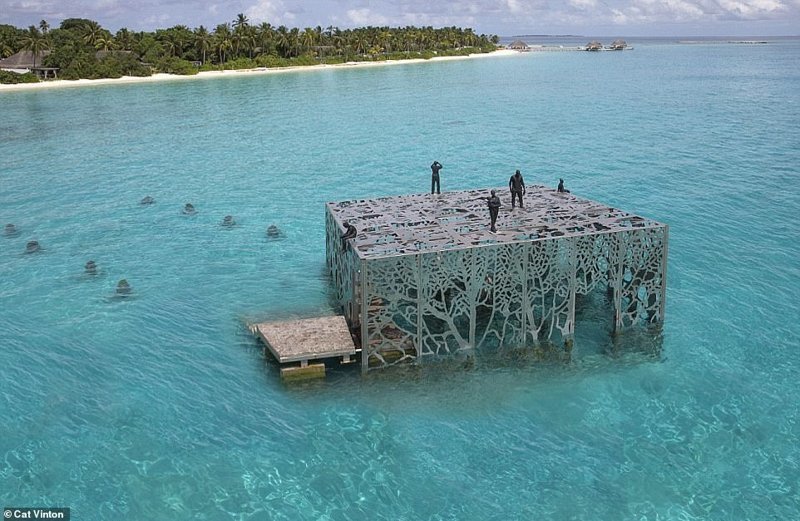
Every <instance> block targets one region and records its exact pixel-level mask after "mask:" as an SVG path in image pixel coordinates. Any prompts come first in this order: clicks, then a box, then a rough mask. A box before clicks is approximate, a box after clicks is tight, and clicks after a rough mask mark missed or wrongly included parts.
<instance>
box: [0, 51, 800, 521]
mask: <svg viewBox="0 0 800 521" xmlns="http://www.w3.org/2000/svg"><path fill="white" fill-rule="evenodd" d="M737 40H741V39H740V38H737ZM531 43H536V41H535V39H534V40H531ZM547 43H552V42H550V41H548V42H547ZM577 43H578V44H581V43H585V42H583V41H578V42H577ZM628 43H629V44H630V45H632V46H633V47H634V49H633V50H630V51H624V52H601V53H586V52H532V53H527V54H518V55H514V56H508V57H490V58H478V59H471V60H455V61H440V62H426V63H422V64H403V65H395V66H387V67H373V68H330V69H326V70H318V71H311V72H309V71H305V72H295V73H286V74H277V75H262V76H246V77H236V76H235V75H233V76H234V77H224V78H217V79H197V80H196V81H181V82H167V83H153V84H137V85H112V86H97V87H85V88H75V89H50V90H44V91H29V92H3V93H0V224H2V225H4V224H6V223H14V224H15V225H16V227H17V229H18V233H17V234H16V235H13V236H0V370H2V377H1V378H0V506H61V507H69V508H71V512H72V519H73V520H120V519H131V520H170V521H172V520H181V519H196V520H214V521H216V520H226V519H230V520H306V519H308V520H312V519H313V520H362V519H363V520H374V519H385V520H409V521H411V520H510V519H530V520H533V519H548V520H587V521H588V520H592V521H598V520H600V521H605V520H608V521H619V520H637V521H639V520H641V521H644V520H647V521H656V520H720V521H722V520H789V519H798V518H800V507H799V506H798V505H800V485H798V483H800V400H798V396H800V325H798V321H799V320H800V305H799V304H798V300H799V298H800V227H798V216H800V68H799V67H798V63H800V40H797V39H771V40H769V41H768V43H766V44H731V43H727V42H726V41H724V40H718V41H714V40H709V41H699V42H695V43H692V44H685V43H678V40H677V39H675V40H642V41H637V40H636V39H633V38H629V39H628ZM434 159H437V160H439V161H440V162H441V163H442V164H443V165H444V168H443V169H442V172H441V176H442V188H443V189H444V190H458V189H471V188H481V187H490V186H503V185H505V184H506V183H507V180H508V178H509V176H510V175H511V174H512V173H513V172H514V170H515V169H517V168H519V169H521V171H522V173H523V175H524V177H525V180H526V182H527V183H529V184H535V183H540V184H547V185H550V186H555V185H556V183H557V182H558V178H564V180H565V183H566V185H567V188H569V189H571V190H572V191H573V192H574V193H576V194H578V195H580V196H584V197H587V198H591V199H595V200H599V201H604V202H606V203H608V204H611V205H614V206H617V207H620V208H622V209H625V210H628V211H631V212H635V213H639V214H642V215H645V216H647V217H650V218H653V219H656V220H659V221H662V222H665V223H668V224H669V225H670V245H669V275H668V293H667V309H666V321H665V325H664V328H663V333H662V336H661V337H660V338H659V339H658V345H657V346H656V347H655V348H654V347H653V346H652V345H646V344H648V342H649V341H645V340H644V339H642V340H637V337H636V336H632V337H631V338H632V340H631V339H629V340H628V341H626V342H623V347H622V348H615V346H614V345H613V343H612V341H611V339H610V337H609V335H608V329H607V327H605V326H603V325H598V324H597V323H596V320H594V321H593V318H592V316H587V317H585V320H584V321H581V320H579V321H578V324H577V332H576V339H577V343H576V349H575V352H574V353H573V355H574V356H573V358H572V361H571V362H569V363H557V362H539V361H537V360H536V359H533V358H528V357H518V356H517V357H511V356H504V354H503V353H483V354H482V353H479V354H478V356H477V357H476V361H475V363H474V364H472V365H468V366H463V365H461V364H448V363H446V362H445V363H440V364H429V365H425V366H423V367H420V368H412V369H396V370H388V371H379V372H371V373H370V374H369V375H367V376H362V375H361V374H360V373H359V371H358V368H354V367H347V368H343V369H342V368H339V369H337V368H334V369H333V370H332V371H330V372H329V375H328V377H327V379H325V380H324V381H316V382H312V383H306V384H300V385H285V384H283V383H282V382H281V380H280V377H279V370H278V366H277V364H276V363H275V362H273V361H271V360H270V359H268V358H266V357H265V356H264V354H263V353H262V350H261V349H260V346H259V344H258V343H257V342H256V341H255V340H254V339H253V338H252V337H251V335H250V334H249V332H248V331H247V329H246V327H245V324H246V323H247V322H249V321H260V320H267V319H278V318H287V317H305V316H318V315H323V314H331V313H335V312H336V309H335V307H334V305H333V303H332V299H331V292H330V290H329V282H328V279H327V276H326V272H325V250H324V248H325V245H324V208H323V203H325V202H326V201H333V200H343V199H351V198H364V197H373V196H383V195H396V194H403V193H414V192H425V191H427V190H428V188H429V186H430V185H429V182H430V169H429V165H430V163H431V162H432V161H433V160H434ZM501 195H504V194H501ZM145 196H151V197H153V198H154V199H155V204H153V205H150V206H140V205H139V201H140V200H141V199H142V198H143V197H145ZM187 202H191V203H192V204H193V205H194V206H195V207H196V208H197V214H196V215H194V216H186V215H183V214H182V213H181V210H182V208H183V206H184V204H185V203H187ZM505 202H506V204H507V202H508V201H505ZM228 214H229V215H232V216H234V218H235V221H236V226H234V227H232V228H225V227H222V226H220V221H221V220H222V218H223V217H224V216H225V215H228ZM272 224H275V225H277V226H278V227H280V229H281V230H282V231H283V233H284V237H283V238H282V239H279V240H268V239H267V237H266V236H265V230H266V228H267V227H268V226H269V225H272ZM34 239H35V240H38V241H39V242H40V244H41V246H42V248H43V250H42V251H40V252H38V253H35V254H25V253H24V251H25V246H26V243H27V241H29V240H34ZM89 259H93V260H94V261H95V262H96V263H97V265H98V266H99V272H98V274H97V275H95V276H89V275H85V274H84V270H83V266H84V263H85V262H86V261H87V260H89ZM123 278H124V279H127V280H128V281H129V283H130V285H131V286H132V288H133V293H132V295H131V296H130V297H128V298H115V297H114V288H115V285H116V283H117V281H118V280H120V279H123Z"/></svg>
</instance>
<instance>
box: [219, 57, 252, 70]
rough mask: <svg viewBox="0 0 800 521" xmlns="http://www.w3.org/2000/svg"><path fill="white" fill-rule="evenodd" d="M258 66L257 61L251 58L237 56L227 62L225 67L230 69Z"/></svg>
mask: <svg viewBox="0 0 800 521" xmlns="http://www.w3.org/2000/svg"><path fill="white" fill-rule="evenodd" d="M256 67H258V65H257V64H256V61H255V60H251V59H250V58H237V59H235V60H231V61H229V62H226V63H225V68H226V69H229V70H240V69H255V68H256Z"/></svg>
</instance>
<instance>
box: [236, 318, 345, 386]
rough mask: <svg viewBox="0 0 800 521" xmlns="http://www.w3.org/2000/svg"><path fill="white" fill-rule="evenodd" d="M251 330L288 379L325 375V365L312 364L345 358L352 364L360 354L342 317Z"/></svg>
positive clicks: (262, 325) (258, 326) (264, 325)
mask: <svg viewBox="0 0 800 521" xmlns="http://www.w3.org/2000/svg"><path fill="white" fill-rule="evenodd" d="M250 331H252V332H253V334H254V335H256V336H257V337H258V338H260V339H261V340H262V341H263V342H264V346H265V350H269V352H270V353H272V356H274V357H275V359H276V360H277V361H278V363H279V364H281V376H282V377H284V378H292V379H295V378H313V377H317V376H324V375H325V364H323V363H321V362H318V363H309V362H311V361H313V360H322V359H326V358H340V357H341V361H342V363H350V362H352V361H353V360H352V359H351V358H350V357H351V356H354V355H355V354H356V353H357V352H358V351H357V350H356V348H355V345H354V344H353V337H352V336H351V335H350V330H349V328H348V327H347V322H346V321H345V318H344V317H343V316H342V315H336V316H329V317H317V318H306V319H300V320H288V321H283V322H264V323H260V324H252V325H251V326H250ZM298 363H299V364H298Z"/></svg>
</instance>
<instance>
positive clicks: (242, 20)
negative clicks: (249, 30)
mask: <svg viewBox="0 0 800 521" xmlns="http://www.w3.org/2000/svg"><path fill="white" fill-rule="evenodd" d="M248 25H250V20H248V18H247V16H245V14H244V13H239V14H237V15H236V19H235V20H234V21H233V28H234V29H239V28H240V27H241V28H244V27H247V26H248Z"/></svg>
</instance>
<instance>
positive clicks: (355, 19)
mask: <svg viewBox="0 0 800 521" xmlns="http://www.w3.org/2000/svg"><path fill="white" fill-rule="evenodd" d="M347 19H348V20H349V21H350V22H352V23H353V24H354V25H357V26H365V25H375V26H381V25H389V19H388V18H386V17H385V16H383V15H380V14H378V13H374V12H373V11H372V10H370V9H368V8H362V9H348V11H347Z"/></svg>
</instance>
